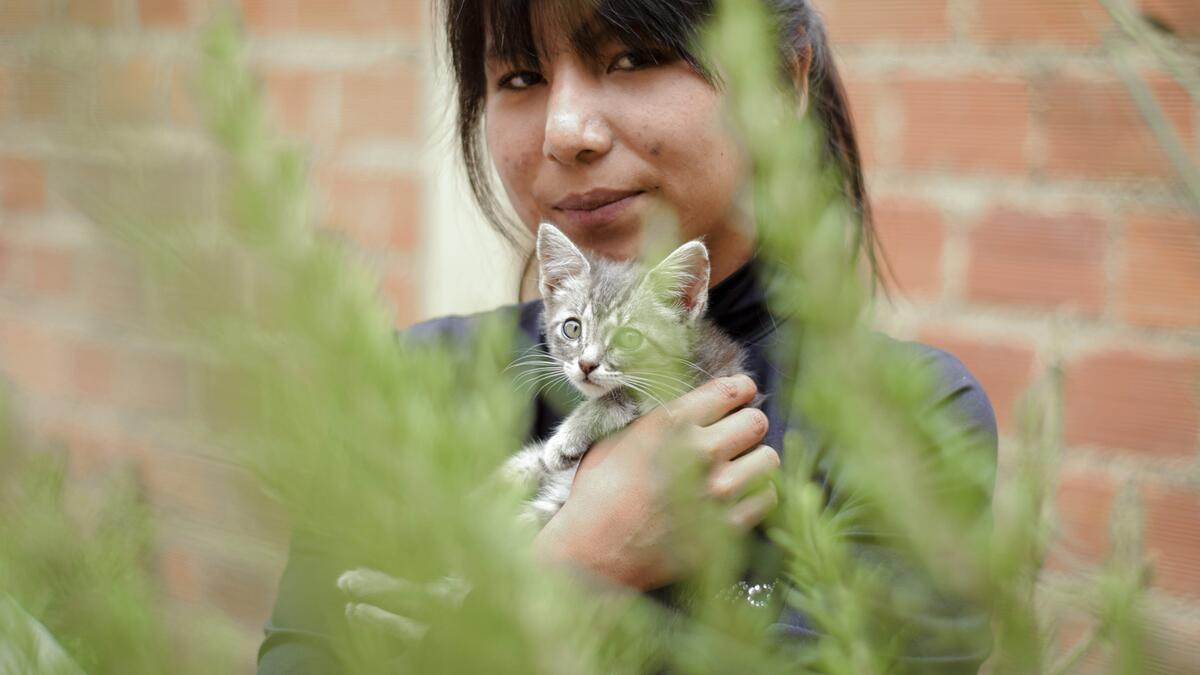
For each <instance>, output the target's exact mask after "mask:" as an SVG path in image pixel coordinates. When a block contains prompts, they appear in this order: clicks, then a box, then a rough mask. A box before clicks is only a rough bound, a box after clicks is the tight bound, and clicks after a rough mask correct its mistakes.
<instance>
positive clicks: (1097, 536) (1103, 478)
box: [1052, 469, 1117, 569]
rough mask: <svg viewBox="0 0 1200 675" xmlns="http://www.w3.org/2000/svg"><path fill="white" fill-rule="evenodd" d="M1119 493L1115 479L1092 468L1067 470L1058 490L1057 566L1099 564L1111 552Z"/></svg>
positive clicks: (1056, 507) (1056, 500)
mask: <svg viewBox="0 0 1200 675" xmlns="http://www.w3.org/2000/svg"><path fill="white" fill-rule="evenodd" d="M1116 494H1117V489H1116V486H1115V485H1114V484H1113V481H1112V478H1110V477H1109V476H1108V475H1107V474H1105V473H1103V472H1100V471H1094V470H1088V469H1064V470H1063V471H1062V473H1061V474H1060V475H1059V477H1058V485H1057V487H1056V488H1055V511H1056V516H1057V523H1058V536H1057V537H1056V541H1055V542H1054V554H1053V556H1052V558H1053V559H1054V561H1055V563H1056V564H1054V565H1052V566H1053V567H1057V568H1059V569H1062V568H1063V567H1067V568H1070V567H1072V566H1073V564H1074V563H1083V564H1097V563H1101V562H1103V561H1104V560H1105V559H1106V558H1107V557H1108V555H1109V553H1110V547H1111V543H1110V541H1109V527H1110V522H1111V520H1112V511H1113V508H1112V507H1113V500H1114V499H1115V497H1116Z"/></svg>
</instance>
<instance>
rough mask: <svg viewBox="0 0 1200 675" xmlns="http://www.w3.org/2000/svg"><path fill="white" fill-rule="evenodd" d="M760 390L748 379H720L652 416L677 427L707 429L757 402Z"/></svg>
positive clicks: (739, 376)
mask: <svg viewBox="0 0 1200 675" xmlns="http://www.w3.org/2000/svg"><path fill="white" fill-rule="evenodd" d="M757 392H758V388H757V387H756V386H755V384H754V380H752V379H750V377H749V376H747V375H734V376H732V377H718V378H717V379H715V380H711V381H709V382H705V383H704V384H702V385H700V386H699V387H696V388H695V389H693V390H691V391H689V392H688V393H686V394H684V395H683V396H680V397H679V398H677V399H675V400H673V401H668V402H667V405H666V406H665V408H659V409H658V410H655V411H653V412H652V413H650V415H648V416H653V415H660V416H663V417H664V418H666V419H667V420H668V421H673V422H675V423H680V422H683V423H691V424H695V425H698V426H702V427H706V426H708V425H710V424H712V423H713V422H716V421H717V420H719V419H721V418H722V417H724V416H725V415H726V414H728V413H729V411H730V410H734V409H735V408H738V407H740V406H743V405H746V404H747V403H749V402H750V401H752V400H754V394H756V393H757Z"/></svg>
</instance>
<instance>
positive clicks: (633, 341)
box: [613, 328, 645, 350]
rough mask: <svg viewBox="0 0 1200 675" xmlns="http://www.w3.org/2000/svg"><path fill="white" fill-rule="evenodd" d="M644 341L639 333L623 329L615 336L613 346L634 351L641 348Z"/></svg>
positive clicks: (630, 329)
mask: <svg viewBox="0 0 1200 675" xmlns="http://www.w3.org/2000/svg"><path fill="white" fill-rule="evenodd" d="M644 339H645V338H643V337H642V334H641V333H639V332H638V331H636V330H634V329H632V328H622V329H621V330H619V331H617V334H616V335H614V336H613V344H615V345H616V346H617V347H619V348H621V349H630V350H632V349H637V348H638V347H641V346H642V341H643V340H644Z"/></svg>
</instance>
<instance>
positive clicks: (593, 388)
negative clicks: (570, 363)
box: [575, 375, 612, 398]
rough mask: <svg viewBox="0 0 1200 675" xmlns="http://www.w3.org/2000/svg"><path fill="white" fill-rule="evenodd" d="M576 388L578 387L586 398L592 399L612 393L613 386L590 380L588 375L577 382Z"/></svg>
mask: <svg viewBox="0 0 1200 675" xmlns="http://www.w3.org/2000/svg"><path fill="white" fill-rule="evenodd" d="M575 386H576V387H578V388H579V390H580V391H581V392H583V394H584V395H585V396H589V397H592V398H596V397H598V396H603V395H605V394H607V393H608V392H609V391H612V386H611V385H607V384H600V383H599V382H596V381H594V380H591V379H589V377H588V376H587V375H584V376H583V377H581V378H579V379H578V380H575Z"/></svg>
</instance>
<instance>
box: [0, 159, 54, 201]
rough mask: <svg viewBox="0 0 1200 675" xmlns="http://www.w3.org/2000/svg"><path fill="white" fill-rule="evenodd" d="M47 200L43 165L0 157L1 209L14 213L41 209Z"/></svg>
mask: <svg viewBox="0 0 1200 675" xmlns="http://www.w3.org/2000/svg"><path fill="white" fill-rule="evenodd" d="M45 200H46V178H45V175H44V173H43V170H42V163H41V162H39V161H38V160H35V159H17V158H12V157H0V207H3V208H6V209H11V210H14V211H20V210H29V209H40V208H42V205H43V204H44V203H45Z"/></svg>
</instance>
